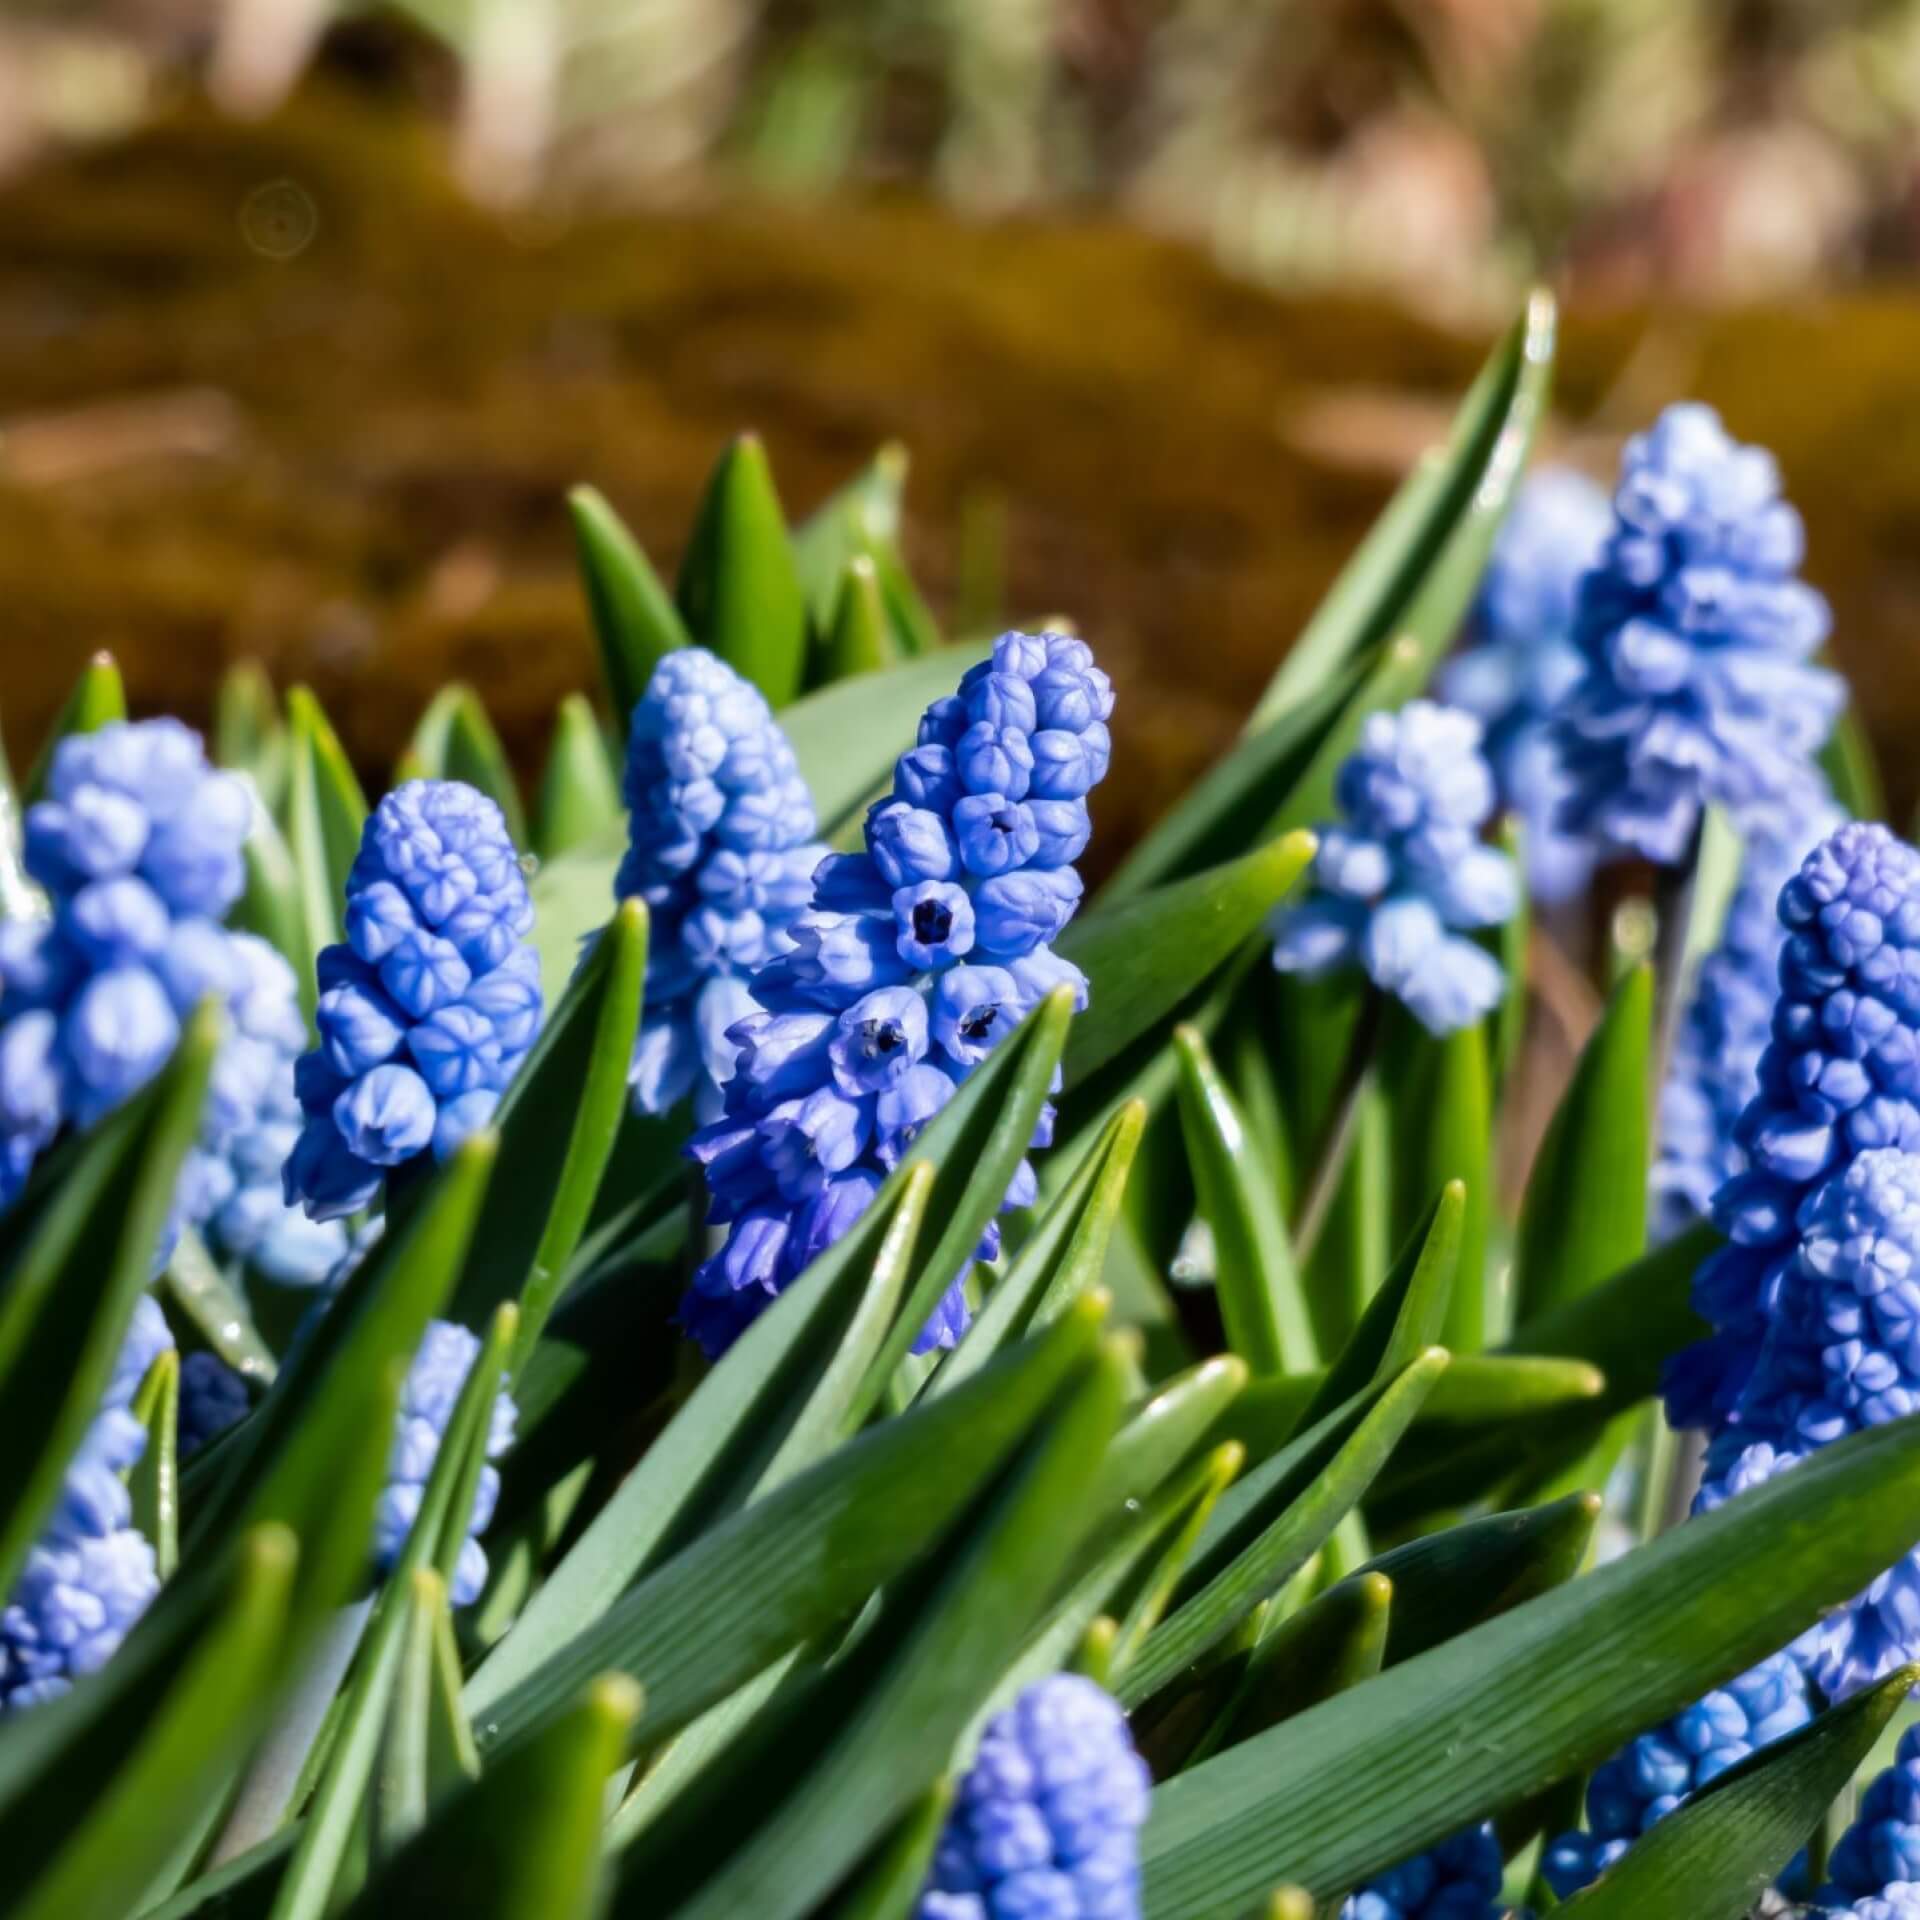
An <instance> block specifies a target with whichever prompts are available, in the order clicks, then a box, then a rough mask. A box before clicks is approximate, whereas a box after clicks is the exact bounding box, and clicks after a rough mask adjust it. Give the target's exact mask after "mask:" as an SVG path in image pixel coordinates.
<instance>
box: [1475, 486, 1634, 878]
mask: <svg viewBox="0 0 1920 1920" xmlns="http://www.w3.org/2000/svg"><path fill="white" fill-rule="evenodd" d="M1612 525H1613V509H1612V507H1611V506H1610V504H1609V503H1608V500H1607V496H1606V494H1605V492H1604V491H1603V490H1602V489H1601V488H1600V487H1598V486H1597V485H1595V483H1594V482H1593V481H1591V480H1589V479H1588V478H1587V477H1586V476H1585V475H1584V474H1580V473H1575V472H1574V471H1573V470H1572V469H1571V468H1567V467H1547V468H1544V469H1542V470H1541V471H1539V472H1537V473H1535V474H1532V475H1530V476H1529V477H1528V479H1527V480H1526V481H1525V482H1524V483H1523V484H1522V486H1521V487H1520V489H1519V491H1518V493H1517V494H1516V495H1515V497H1514V501H1513V505H1512V507H1511V509H1510V510H1509V511H1508V514H1507V517H1506V520H1505V521H1504V523H1503V524H1502V526H1501V528H1500V532H1499V535H1498V537H1497V538H1496V539H1495V541H1494V546H1493V552H1492V554H1491V556H1490V557H1489V559H1488V562H1487V571H1486V573H1485V575H1484V576H1483V578H1482V580H1481V583H1480V593H1479V597H1478V600H1477V602H1476V604H1475V607H1474V612H1473V619H1472V623H1471V627H1470V629H1469V635H1468V645H1467V647H1466V649H1465V650H1464V651H1463V652H1461V653H1460V654H1458V655H1456V656H1455V657H1454V658H1453V659H1452V660H1450V661H1449V662H1448V663H1447V664H1446V665H1445V666H1444V667H1443V668H1442V669H1441V672H1440V679H1439V690H1440V693H1441V695H1442V697H1443V698H1444V699H1445V700H1446V701H1447V702H1448V704H1449V705H1451V706H1456V707H1460V708H1463V709H1464V710H1465V711H1466V712H1468V713H1471V714H1473V715H1474V716H1475V717H1476V718H1477V719H1478V720H1479V721H1480V722H1481V724H1482V725H1483V726H1484V727H1485V729H1486V754H1487V759H1488V762H1489V763H1490V764H1491V766H1492V768H1493V774H1494V779H1495V781H1496V782H1497V784H1498V786H1499V791H1500V804H1501V806H1502V807H1504V808H1505V809H1506V810H1507V811H1508V812H1509V813H1511V814H1513V815H1514V816H1515V817H1516V818H1517V819H1518V820H1519V821H1520V822H1521V824H1522V826H1523V827H1524V829H1525V835H1524V841H1523V850H1524V852H1525V856H1526V863H1527V887H1528V890H1529V891H1530V892H1531V893H1532V895H1533V897H1534V898H1535V899H1536V900H1543V901H1546V902H1548V903H1549V904H1551V903H1554V902H1558V901H1562V900H1568V899H1571V898H1572V897H1573V896H1574V895H1576V894H1578V893H1580V892H1582V891H1584V889H1585V887H1586V885H1587V882H1588V880H1589V879H1590V878H1591V877H1592V874H1593V868H1594V855H1595V849H1594V846H1593V843H1592V841H1590V840H1589V839H1587V838H1586V837H1585V836H1584V835H1581V834H1577V833H1570V832H1568V831H1567V828H1566V826H1565V825H1564V823H1563V822H1562V820H1561V818H1560V815H1561V810H1562V808H1563V806H1564V805H1565V802H1566V799H1567V796H1568V793H1569V791H1570V786H1571V783H1570V781H1569V779H1568V776H1567V772H1566V769H1565V767H1564V766H1563V765H1562V764H1561V746H1560V741H1559V738H1558V736H1557V734H1556V732H1555V726H1554V716H1555V715H1556V714H1557V713H1558V712H1559V711H1560V709H1561V707H1562V706H1563V705H1564V704H1565V702H1566V699H1567V697H1568V695H1569V694H1571V693H1572V691H1573V689H1574V688H1575V687H1576V686H1578V685H1579V683H1580V681H1581V679H1582V678H1583V677H1584V675H1585V673H1586V670H1587V668H1586V659H1585V656H1584V655H1583V654H1582V653H1581V651H1580V649H1579V648H1578V647H1577V646H1576V645H1575V644H1574V640H1573V622H1574V613H1575V610H1576V608H1577V606H1578V603H1579V594H1580V580H1581V576H1582V575H1584V574H1585V573H1586V571H1587V569H1588V568H1589V567H1591V566H1592V565H1593V564H1594V562H1595V561H1596V560H1598V559H1599V557H1600V551H1601V548H1602V547H1603V545H1604V544H1605V542H1606V538H1607V534H1608V531H1609V530H1610V529H1611V527H1612Z"/></svg>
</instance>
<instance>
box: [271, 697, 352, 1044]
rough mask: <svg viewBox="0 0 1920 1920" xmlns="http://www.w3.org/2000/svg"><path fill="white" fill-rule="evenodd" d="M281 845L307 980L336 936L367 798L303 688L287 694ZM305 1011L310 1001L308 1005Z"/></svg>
mask: <svg viewBox="0 0 1920 1920" xmlns="http://www.w3.org/2000/svg"><path fill="white" fill-rule="evenodd" d="M287 718H288V722H289V726H290V737H289V745H288V756H287V821H286V826H287V845H288V847H289V848H290V849H291V851H292V854H293V866H294V872H295V874H296V875H297V876H298V878H299V883H300V920H301V925H302V928H303V930H304V938H305V955H304V964H302V965H298V966H296V967H295V969H294V971H295V972H296V973H298V974H299V975H300V977H301V978H302V980H304V981H306V982H308V983H309V984H311V982H312V980H313V978H314V971H315V968H316V966H317V965H318V963H319V959H320V951H321V949H322V948H323V947H328V946H331V945H332V944H333V943H334V942H335V941H337V940H338V939H339V938H340V925H341V922H340V913H341V905H340V903H341V901H342V900H343V899H344V898H345V896H346V888H347V874H348V871H349V870H350V869H351V868H352V866H353V861H354V856H355V855H356V854H357V853H358V852H359V851H360V829H361V828H362V827H363V826H364V825H365V824H366V818H367V801H366V796H365V795H364V794H363V793H362V792H361V791H360V782H359V781H358V780H357V779H355V778H354V773H353V768H352V766H351V765H349V764H348V761H347V756H346V753H345V750H344V749H343V748H342V747H341V745H340V741H339V738H338V736H337V735H336V734H335V733H334V730H333V726H332V723H331V722H330V721H329V720H328V719H327V716H326V715H325V714H324V713H322V712H321V710H320V703H319V701H317V700H316V699H315V698H314V697H313V695H312V694H311V693H310V692H308V690H307V689H306V688H305V687H295V688H294V689H293V691H292V692H291V693H289V694H288V695H287ZM307 1011H308V1017H309V1019H311V1017H312V1008H311V1007H309V1008H308V1010H307Z"/></svg>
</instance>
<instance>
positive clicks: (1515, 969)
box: [1487, 813, 1533, 1101]
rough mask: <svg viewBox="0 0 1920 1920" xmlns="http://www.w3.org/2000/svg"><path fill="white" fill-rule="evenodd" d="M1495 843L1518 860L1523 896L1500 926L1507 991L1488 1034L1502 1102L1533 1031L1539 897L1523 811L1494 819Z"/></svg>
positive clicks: (1496, 1088) (1497, 940)
mask: <svg viewBox="0 0 1920 1920" xmlns="http://www.w3.org/2000/svg"><path fill="white" fill-rule="evenodd" d="M1493 837H1494V842H1495V844H1496V845H1497V846H1498V847H1499V848H1500V850H1501V851H1502V852H1503V853H1504V854H1505V855H1506V856H1507V858H1508V859H1509V860H1511V861H1512V862H1513V871H1514V877H1515V879H1516V880H1517V881H1518V883H1519V890H1520V898H1519V902H1518V904H1517V905H1516V906H1515V907H1514V910H1513V912H1512V913H1510V914H1509V915H1508V916H1507V918H1506V920H1505V921H1504V922H1503V923H1502V924H1501V925H1500V926H1499V927H1497V928H1496V929H1495V930H1494V947H1495V951H1496V953H1497V956H1498V958H1499V961H1500V971H1501V973H1502V974H1504V975H1505V977H1506V983H1507V984H1506V991H1505V992H1504V993H1503V994H1502V995H1501V998H1500V1004H1499V1005H1498V1006H1497V1007H1496V1008H1494V1010H1493V1013H1492V1014H1491V1015H1490V1016H1489V1018H1488V1021H1487V1039H1488V1043H1489V1045H1490V1046H1491V1047H1492V1050H1493V1059H1492V1062H1491V1070H1492V1077H1493V1087H1494V1097H1495V1099H1496V1101H1497V1100H1498V1098H1499V1095H1500V1093H1501V1092H1502V1090H1503V1089H1504V1088H1505V1086H1506V1084H1507V1075H1508V1074H1509V1073H1510V1072H1511V1071H1512V1070H1513V1066H1514V1063H1515V1062H1516V1061H1517V1060H1518V1059H1519V1058H1520V1046H1521V1042H1522V1041H1523V1040H1525V1038H1526V1032H1527V981H1528V977H1529V969H1528V965H1527V956H1528V953H1529V950H1530V948H1531V946H1532V942H1533V896H1532V894H1531V893H1530V892H1529V891H1528V888H1527V834H1526V829H1525V827H1523V826H1522V825H1521V824H1520V817H1519V815H1518V814H1512V813H1504V814H1502V815H1501V816H1500V818H1499V819H1498V820H1497V821H1496V822H1495V823H1494V832H1493Z"/></svg>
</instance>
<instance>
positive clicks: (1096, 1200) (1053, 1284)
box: [927, 1100, 1147, 1393]
mask: <svg viewBox="0 0 1920 1920" xmlns="http://www.w3.org/2000/svg"><path fill="white" fill-rule="evenodd" d="M1146 1111H1147V1110H1146V1107H1145V1105H1144V1104H1143V1103H1142V1102H1140V1101H1138V1100H1133V1101H1129V1102H1128V1103H1127V1105H1125V1106H1124V1107H1122V1108H1121V1109H1120V1111H1119V1112H1118V1113H1116V1114H1115V1115H1114V1116H1113V1118H1112V1119H1111V1120H1109V1121H1108V1122H1107V1124H1106V1125H1105V1126H1104V1127H1103V1128H1102V1129H1101V1130H1100V1133H1099V1135H1098V1137H1097V1138H1096V1139H1095V1140H1094V1142H1093V1145H1092V1146H1090V1147H1089V1148H1088V1149H1087V1151H1086V1152H1085V1153H1084V1154H1082V1155H1081V1156H1080V1161H1079V1164H1078V1165H1077V1166H1076V1167H1075V1169H1074V1172H1073V1176H1072V1178H1071V1179H1070V1180H1069V1181H1068V1182H1067V1184H1066V1185H1065V1186H1064V1187H1062V1188H1061V1190H1060V1193H1059V1195H1058V1197H1057V1198H1056V1199H1055V1200H1054V1201H1053V1202H1052V1203H1051V1204H1050V1205H1049V1206H1048V1208H1047V1210H1046V1212H1045V1213H1043V1214H1042V1215H1041V1217H1040V1219H1039V1221H1038V1223H1037V1224H1036V1225H1035V1227H1034V1229H1033V1231H1032V1232H1031V1233H1030V1234H1029V1235H1028V1236H1027V1239H1026V1242H1025V1244H1024V1245H1023V1246H1022V1247H1021V1249H1020V1251H1019V1252H1018V1253H1017V1254H1016V1255H1015V1256H1014V1259H1013V1264H1012V1265H1011V1266H1010V1267H1009V1268H1008V1269H1007V1271H1006V1273H1005V1274H1004V1275H1003V1276H1002V1277H1001V1279H1000V1281H999V1283H998V1284H997V1285H996V1286H995V1287H994V1288H993V1290H992V1292H990V1293H989V1294H988V1295H987V1298H986V1302H985V1304H984V1305H983V1306H982V1307H981V1309H980V1311H979V1312H978V1313H976V1314H975V1315H974V1316H973V1324H972V1325H971V1326H970V1327H969V1328H968V1329H967V1331H966V1332H965V1334H964V1335H962V1337H961V1340H960V1344H959V1345H958V1346H957V1347H956V1348H955V1349H954V1350H953V1352H952V1353H951V1354H950V1355H949V1356H948V1357H947V1359H946V1360H945V1361H943V1362H942V1364H941V1366H940V1369H939V1371H938V1372H937V1373H935V1374H934V1376H933V1378H932V1380H931V1381H930V1382H929V1383H928V1386H927V1391H928V1392H929V1393H945V1392H947V1391H948V1390H949V1389H950V1388H952V1387H957V1386H958V1385H959V1384H960V1382H961V1381H962V1380H964V1379H966V1378H967V1376H968V1375H969V1374H973V1373H978V1372H979V1370H980V1369H981V1368H982V1367H984V1366H985V1365H986V1364H987V1362H988V1361H989V1360H991V1359H992V1358H993V1356H994V1355H995V1354H996V1353H998V1352H999V1351H1000V1349H1001V1348H1002V1347H1003V1346H1005V1345H1006V1343H1007V1342H1008V1341H1009V1340H1010V1339H1013V1338H1015V1337H1016V1336H1018V1335H1019V1334H1021V1333H1024V1332H1025V1331H1026V1330H1027V1328H1028V1327H1030V1326H1042V1327H1043V1326H1046V1325H1047V1324H1048V1323H1049V1322H1051V1321H1053V1320H1057V1319H1058V1318H1059V1317H1060V1315H1061V1314H1062V1313H1063V1312H1065V1311H1066V1309H1067V1308H1068V1307H1069V1306H1070V1305H1072V1303H1073V1302H1074V1301H1075V1300H1077V1299H1079V1297H1080V1296H1081V1294H1083V1293H1084V1292H1085V1291H1086V1290H1087V1289H1088V1288H1089V1287H1090V1286H1092V1285H1093V1284H1094V1282H1095V1281H1096V1280H1097V1279H1098V1278H1099V1277H1100V1274H1101V1272H1102V1270H1103V1268H1104V1267H1105V1265H1106V1258H1107V1243H1108V1241H1109V1240H1110V1238H1111V1237H1112V1234H1113V1226H1114V1222H1115V1220H1116V1219H1117V1218H1118V1217H1119V1212H1120V1205H1121V1202H1122V1201H1123V1200H1124V1198H1125V1197H1126V1189H1127V1174H1128V1172H1129V1170H1130V1169H1131V1167H1132V1165H1133V1156H1134V1153H1135V1151H1136V1150H1137V1149H1138V1147H1139V1144H1140V1132H1141V1129H1142V1127H1143V1126H1144V1125H1145V1124H1146Z"/></svg>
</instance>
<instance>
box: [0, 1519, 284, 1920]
mask: <svg viewBox="0 0 1920 1920" xmlns="http://www.w3.org/2000/svg"><path fill="white" fill-rule="evenodd" d="M296 1558H297V1549H296V1547H295V1545H294V1541H293V1538H292V1536H291V1535H290V1534H289V1533H288V1532H287V1531H286V1529H285V1528H283V1527H275V1526H266V1527H259V1528H256V1529H255V1530H254V1531H253V1532H251V1533H249V1534H247V1535H246V1536H245V1537H244V1538H243V1539H242V1540H241V1541H239V1542H238V1543H237V1545H236V1550H235V1552H234V1554H233V1555H232V1556H231V1558H230V1560H229V1563H228V1565H227V1567H226V1569H225V1571H224V1573H222V1574H221V1575H219V1576H218V1577H217V1578H214V1579H202V1580H201V1581H199V1582H197V1583H195V1585H196V1591H195V1594H194V1596H193V1597H192V1599H191V1600H190V1602H189V1605H188V1608H187V1609H186V1611H187V1612H188V1614H189V1616H190V1631H188V1632H187V1633H185V1634H184V1635H182V1636H181V1637H180V1639H179V1640H178V1641H177V1642H176V1644H175V1646H174V1647H173V1649H172V1657H171V1659H170V1660H169V1661H168V1663H167V1666H166V1670H165V1673H164V1676H156V1678H160V1679H161V1680H162V1685H161V1687H160V1689H159V1691H158V1692H157V1694H156V1695H155V1696H154V1697H153V1698H152V1699H151V1702H150V1704H149V1705H148V1706H147V1708H146V1710H145V1711H144V1712H143V1713H142V1714H141V1715H140V1717H139V1718H138V1720H137V1721H134V1722H133V1723H132V1724H130V1725H126V1726H124V1727H122V1728H121V1729H120V1731H119V1735H118V1737H119V1739H120V1745H119V1746H118V1747H117V1748H113V1747H109V1746H107V1745H106V1743H104V1742H101V1741H98V1740H96V1741H94V1742H93V1743H92V1751H91V1761H90V1765H89V1766H88V1767H87V1768H85V1769H79V1768H76V1767H73V1766H71V1765H68V1766H61V1765H49V1766H46V1767H44V1768H43V1769H41V1770H39V1771H38V1772H37V1775H36V1777H35V1778H34V1779H33V1782H32V1784H31V1786H30V1787H29V1789H28V1792H27V1793H26V1795H25V1796H24V1797H23V1798H22V1799H20V1800H17V1801H15V1802H13V1803H12V1804H11V1805H9V1807H8V1808H7V1811H6V1816H5V1819H4V1823H3V1824H0V1831H5V1832H6V1833H7V1834H8V1835H9V1839H10V1844H9V1846H8V1848H7V1853H6V1858H5V1859H4V1861H0V1906H4V1908H5V1910H6V1912H7V1913H8V1915H9V1916H12V1917H13V1920H75V1916H76V1915H82V1914H101V1915H106V1914H119V1913H128V1912H131V1911H133V1910H135V1908H136V1906H137V1905H138V1903H139V1896H140V1895H141V1893H142V1892H143V1890H144V1889H145V1887H146V1885H147V1883H148V1881H149V1879H150V1878H151V1876H152V1875H153V1874H154V1873H155V1871H156V1870H157V1869H158V1868H159V1867H160V1866H161V1865H162V1863H163V1862H164V1861H165V1860H166V1859H167V1857H168V1855H169V1854H170V1853H171V1852H172V1851H173V1849H174V1848H175V1846H176V1845H177V1844H178V1840H179V1834H180V1831H181V1829H182V1828H183V1827H185V1826H187V1825H189V1824H190V1823H191V1822H192V1821H193V1820H194V1819H196V1818H197V1816H198V1814H199V1811H200V1809H201V1807H202V1806H203V1804H204V1803H205V1801H206V1800H207V1799H208V1798H210V1797H211V1796H213V1795H214V1794H216V1793H217V1792H218V1791H219V1789H220V1787H221V1784H222V1782H223V1780H224V1779H225V1776H226V1773H227V1769H228V1768H229V1767H230V1766H231V1765H232V1763H233V1762H234V1761H235V1760H236V1759H237V1758H238V1756H239V1754H240V1752H241V1750H242V1748H243V1747H244V1744H245V1742H246V1740H247V1738H248V1736H249V1735H250V1734H251V1733H252V1732H253V1731H254V1730H255V1729H257V1728H258V1726H259V1724H260V1721H261V1719H262V1718H263V1717H264V1714H265V1712H266V1710H267V1708H268V1706H269V1705H270V1704H271V1702H272V1698H273V1692H274V1689H275V1687H276V1686H277V1684H278V1682H279V1680H280V1679H281V1678H282V1677H283V1675H284V1673H285V1671H286V1638H285V1635H286V1624H287V1605H288V1600H289V1597H290V1594H291V1589H292V1584H293V1571H294V1564H295V1560H296ZM131 1651H132V1643H131V1642H129V1644H128V1645H127V1646H126V1647H123V1648H122V1649H121V1652H120V1654H119V1655H118V1656H116V1658H117V1659H124V1658H126V1657H127V1656H128V1654H129V1653H130V1652H131ZM51 1705H53V1706H60V1705H64V1702H54V1703H51ZM48 1711H49V1708H48V1707H47V1706H42V1707H41V1708H40V1709H38V1710H37V1712H38V1713H46V1712H48ZM75 1717H76V1716H74V1715H69V1716H65V1717H63V1722H62V1724H63V1726H70V1725H72V1723H73V1720H74V1718H75ZM36 1744H39V1743H36ZM41 1751H42V1753H43V1754H44V1751H45V1748H44V1745H43V1746H42V1747H41Z"/></svg>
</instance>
